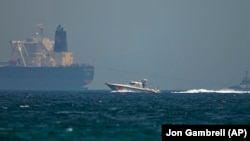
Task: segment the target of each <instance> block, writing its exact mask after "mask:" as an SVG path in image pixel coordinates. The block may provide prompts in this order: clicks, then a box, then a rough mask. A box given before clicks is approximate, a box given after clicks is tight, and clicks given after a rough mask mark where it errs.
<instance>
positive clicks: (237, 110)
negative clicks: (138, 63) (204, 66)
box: [0, 90, 250, 141]
mask: <svg viewBox="0 0 250 141" xmlns="http://www.w3.org/2000/svg"><path fill="white" fill-rule="evenodd" d="M249 108H250V94H249V93H216V92H209V93H202V92H200V93H185V92H184V93H174V92H172V91H163V92H162V93H160V94H151V93H114V92H110V91H107V90H90V91H0V139H1V141H2V140H3V141H8V140H10V141H81V140H82V141H83V140H84V141H88V140H91V141H92V140H93V141H97V140H104V141H105V140H107V141H112V140H114V141H117V140H118V141H131V140H134V141H145V140H150V141H160V140H161V125H162V124H250V109H249Z"/></svg>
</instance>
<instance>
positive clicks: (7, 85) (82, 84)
mask: <svg viewBox="0 0 250 141" xmlns="http://www.w3.org/2000/svg"><path fill="white" fill-rule="evenodd" d="M93 78H94V67H93V66H85V65H83V66H68V67H9V66H8V67H7V66H5V67H0V90H81V89H87V88H88V85H89V84H90V83H91V82H92V81H93Z"/></svg>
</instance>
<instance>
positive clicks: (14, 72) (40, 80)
mask: <svg viewBox="0 0 250 141" xmlns="http://www.w3.org/2000/svg"><path fill="white" fill-rule="evenodd" d="M37 26H38V28H39V31H40V32H39V33H36V35H35V37H32V38H28V39H26V40H12V41H10V45H11V48H12V54H11V59H10V60H9V62H5V63H1V65H0V89H1V90H3V89H4V90H5V89H11V90H81V89H88V86H89V84H90V83H91V82H92V81H93V79H94V65H91V64H79V63H78V64H75V63H73V53H72V52H69V51H68V47H67V34H66V31H65V30H64V28H63V27H61V26H60V25H59V26H58V27H57V28H56V31H55V40H50V39H49V38H47V37H44V36H43V29H44V25H43V24H39V25H37Z"/></svg>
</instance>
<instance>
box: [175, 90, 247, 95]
mask: <svg viewBox="0 0 250 141" xmlns="http://www.w3.org/2000/svg"><path fill="white" fill-rule="evenodd" d="M172 93H191V94H192V93H222V94H232V93H233V94H245V93H250V91H239V90H232V89H220V90H210V89H190V90H186V91H175V92H172Z"/></svg>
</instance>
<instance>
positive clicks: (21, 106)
mask: <svg viewBox="0 0 250 141" xmlns="http://www.w3.org/2000/svg"><path fill="white" fill-rule="evenodd" d="M19 107H20V108H29V107H30V106H29V105H20V106H19Z"/></svg>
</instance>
